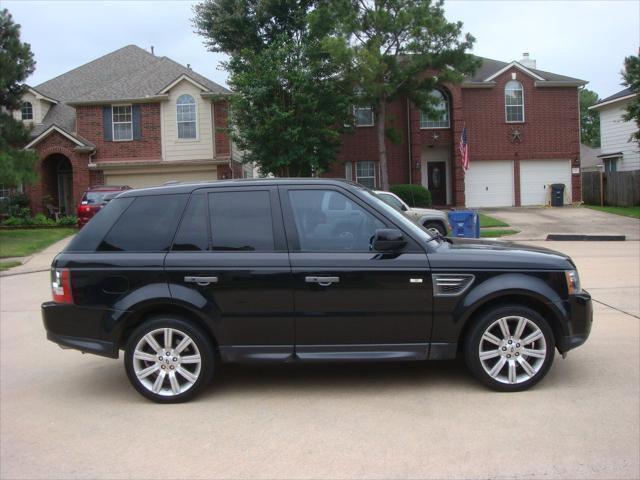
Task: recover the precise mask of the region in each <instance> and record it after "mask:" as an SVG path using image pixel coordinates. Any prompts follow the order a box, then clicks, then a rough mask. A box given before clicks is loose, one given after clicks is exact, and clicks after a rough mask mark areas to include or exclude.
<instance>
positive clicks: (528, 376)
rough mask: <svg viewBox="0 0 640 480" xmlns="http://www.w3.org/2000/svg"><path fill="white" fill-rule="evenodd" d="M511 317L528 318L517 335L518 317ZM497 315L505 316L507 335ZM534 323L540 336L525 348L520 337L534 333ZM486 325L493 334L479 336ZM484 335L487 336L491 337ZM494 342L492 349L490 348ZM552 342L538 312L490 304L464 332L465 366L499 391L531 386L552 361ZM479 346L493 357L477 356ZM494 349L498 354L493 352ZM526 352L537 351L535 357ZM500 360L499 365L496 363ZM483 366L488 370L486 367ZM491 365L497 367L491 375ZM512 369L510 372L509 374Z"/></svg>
mask: <svg viewBox="0 0 640 480" xmlns="http://www.w3.org/2000/svg"><path fill="white" fill-rule="evenodd" d="M514 317H519V318H524V319H525V320H527V321H528V322H531V323H528V322H527V323H525V327H524V330H523V332H522V333H521V334H520V335H517V333H518V332H517V328H518V326H519V325H520V323H519V322H520V320H519V318H514ZM501 319H506V322H507V329H508V332H509V334H510V336H505V335H504V334H503V330H502V328H501V325H500V323H501V322H500V320H501ZM534 325H535V327H537V329H538V330H539V332H541V333H542V337H540V338H539V339H538V340H535V341H533V342H532V343H528V344H527V345H528V346H531V348H527V345H525V342H523V341H522V340H524V341H528V339H531V338H534V337H535V336H536V335H537V331H536V329H535V327H534ZM487 329H490V330H489V332H488V333H489V334H490V335H493V336H494V337H495V338H491V337H490V335H489V336H487V337H484V338H483V336H484V335H485V333H486V332H487ZM487 338H490V339H491V341H490V340H487ZM509 339H511V342H512V343H511V344H509V343H508V340H509ZM495 340H500V343H494V341H495ZM516 345H517V347H516ZM494 346H495V349H493V347H494ZM555 346H556V343H555V338H554V336H553V331H552V330H551V327H550V326H549V323H548V322H547V321H546V320H545V319H544V318H543V317H542V315H540V314H539V313H538V312H536V311H535V310H532V309H531V308H528V307H524V306H521V305H515V304H514V305H504V306H500V307H497V308H494V309H492V310H490V311H488V312H486V313H484V314H483V315H482V316H481V317H479V318H477V319H476V320H475V323H474V325H473V326H472V328H471V330H470V331H469V333H468V335H467V338H466V341H465V345H464V353H465V361H466V363H467V366H468V367H469V370H471V373H472V374H473V375H474V376H475V377H476V378H477V379H478V380H480V381H481V382H482V383H484V384H485V385H487V386H488V387H490V388H492V389H494V390H497V391H500V392H519V391H522V390H526V389H528V388H530V387H532V386H533V385H535V384H536V383H538V382H539V381H540V380H542V378H543V377H544V376H545V375H546V374H547V372H548V371H549V368H551V364H552V363H553V358H554V355H555ZM481 348H482V352H483V354H487V357H489V356H490V355H494V357H493V358H485V359H484V360H481V359H480V351H481ZM543 349H544V350H543ZM496 352H498V353H499V355H496ZM542 352H544V354H543V353H542ZM528 353H531V354H532V355H539V357H538V356H532V355H528ZM516 354H517V356H516ZM507 356H509V358H507ZM483 362H484V363H483ZM500 362H503V363H502V367H501V366H500V365H499V363H500ZM525 363H526V365H525ZM511 365H514V367H512V366H511ZM525 366H528V367H527V369H529V368H530V370H529V372H527V369H525V368H524V367H525ZM532 367H535V369H534V368H532ZM487 369H490V370H489V371H487ZM494 369H497V371H496V372H495V373H494V375H493V376H492V375H491V372H493V371H494ZM534 370H535V371H534ZM512 372H513V376H511V375H512ZM512 378H515V379H516V380H515V382H514V383H510V382H511V381H512Z"/></svg>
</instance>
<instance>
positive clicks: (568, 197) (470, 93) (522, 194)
mask: <svg viewBox="0 0 640 480" xmlns="http://www.w3.org/2000/svg"><path fill="white" fill-rule="evenodd" d="M481 60H482V64H481V66H480V68H479V69H478V71H477V72H476V73H475V74H474V75H473V77H471V78H467V79H466V80H465V81H464V82H463V83H462V84H460V85H443V86H442V87H441V88H440V89H438V91H436V92H433V95H435V96H437V97H438V99H439V100H440V102H439V105H440V107H439V108H440V111H441V116H440V118H438V119H435V120H434V119H429V118H427V117H426V116H425V115H423V114H422V113H421V112H420V111H419V110H418V109H417V108H416V107H415V106H414V105H412V104H411V103H410V102H408V101H407V100H406V99H400V100H397V101H394V102H392V103H390V104H389V106H388V109H387V111H388V112H389V114H388V116H389V120H388V127H391V126H393V127H395V129H396V130H397V131H399V132H401V134H402V135H401V137H402V139H403V140H402V142H401V143H394V142H391V141H390V140H387V155H388V165H389V181H390V184H392V185H393V184H399V183H414V184H422V185H424V186H425V187H427V188H428V189H429V190H430V191H431V193H432V197H433V201H434V204H435V205H455V206H464V205H466V206H468V207H498V206H521V205H522V206H525V205H541V204H545V203H547V201H548V190H549V189H548V185H549V184H551V183H563V184H565V185H566V189H565V202H571V201H574V202H576V201H580V200H581V184H580V171H579V166H580V115H579V92H578V89H579V87H581V86H583V85H585V84H586V83H587V82H585V81H583V80H579V79H576V78H571V77H566V76H563V75H558V74H555V73H550V72H545V71H541V70H537V69H536V68H535V62H534V61H533V60H531V59H529V58H528V54H525V58H523V59H522V60H521V61H519V62H515V61H514V62H511V63H506V62H500V61H497V60H491V59H488V58H481ZM354 116H355V121H356V127H357V128H356V129H355V133H352V134H346V135H345V136H344V137H343V143H342V148H341V150H340V153H339V155H338V160H339V161H338V162H336V163H335V164H334V165H333V166H332V168H331V169H330V171H329V172H326V175H327V176H332V177H346V178H348V179H351V180H356V181H358V182H360V183H363V184H366V185H368V186H371V187H379V182H378V180H379V168H378V162H377V159H378V148H377V140H376V131H375V130H376V128H375V125H374V116H373V112H372V111H371V109H367V108H358V109H356V111H355V115H354ZM465 126H466V129H467V140H468V147H469V159H470V163H469V169H468V170H467V171H466V172H465V171H464V170H463V169H462V167H461V156H460V151H459V144H460V137H461V133H462V130H463V128H464V127H465Z"/></svg>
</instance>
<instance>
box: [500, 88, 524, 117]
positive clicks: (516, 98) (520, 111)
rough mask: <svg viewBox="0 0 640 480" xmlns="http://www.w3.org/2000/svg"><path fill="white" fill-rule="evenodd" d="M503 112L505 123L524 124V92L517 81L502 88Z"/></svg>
mask: <svg viewBox="0 0 640 480" xmlns="http://www.w3.org/2000/svg"><path fill="white" fill-rule="evenodd" d="M504 110H505V116H506V120H507V122H509V123H513V122H524V92H523V90H522V84H521V83H520V82H518V81H517V80H511V81H510V82H507V84H506V85H505V87H504Z"/></svg>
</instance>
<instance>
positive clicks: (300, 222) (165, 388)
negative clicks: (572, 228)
mask: <svg viewBox="0 0 640 480" xmlns="http://www.w3.org/2000/svg"><path fill="white" fill-rule="evenodd" d="M51 277H52V288H53V301H52V302H47V303H44V304H43V305H42V315H43V318H44V325H45V328H46V330H47V337H48V338H49V339H50V340H52V341H54V342H57V343H58V344H60V345H61V346H63V347H66V348H75V349H78V350H81V351H83V352H89V353H96V354H99V355H104V356H107V357H112V358H118V355H119V352H120V350H124V357H125V368H126V371H127V375H128V376H129V379H130V380H131V383H132V384H133V386H134V387H135V388H136V389H137V390H138V391H139V392H140V393H142V394H143V395H144V396H146V397H148V398H150V399H152V400H155V401H158V402H176V401H183V400H186V399H188V398H190V397H193V396H194V395H195V394H196V393H197V392H199V391H200V390H202V389H203V388H204V387H205V386H206V384H207V383H208V382H209V380H210V379H211V377H212V375H213V372H214V368H215V366H216V364H217V363H219V362H290V361H351V360H359V361H362V360H426V359H450V358H454V357H456V355H458V354H464V357H465V359H466V362H467V364H468V366H469V368H470V370H471V372H472V373H473V374H474V375H475V376H476V377H477V378H478V379H479V380H480V381H482V382H484V383H485V384H486V385H488V386H490V387H492V388H494V389H496V390H502V391H518V390H524V389H526V388H528V387H530V386H532V385H533V384H535V383H536V382H538V381H539V380H540V379H541V378H542V377H543V376H544V375H545V374H546V373H547V371H548V370H549V368H550V367H551V364H552V362H553V358H554V351H555V349H556V348H557V349H558V350H559V351H560V353H562V354H565V353H566V352H567V351H568V350H570V349H572V348H574V347H577V346H579V345H581V344H582V343H584V342H585V340H586V339H587V337H588V335H589V331H590V330H591V322H592V307H591V297H590V295H589V294H588V293H586V292H585V291H583V290H581V288H580V282H579V280H578V273H577V271H576V267H575V265H574V263H573V262H572V261H571V259H570V258H569V257H567V256H566V255H563V254H561V253H558V252H554V251H551V250H546V249H541V248H532V247H525V246H520V245H510V244H506V243H501V242H490V241H481V240H468V239H448V238H442V237H439V236H436V237H432V236H431V235H430V234H429V233H428V232H427V231H426V230H424V229H422V228H421V227H419V226H417V225H416V224H415V223H413V222H412V221H410V220H409V219H408V218H407V217H405V216H404V215H403V214H402V213H401V212H398V211H397V210H395V209H394V208H392V207H390V206H388V205H387V204H386V203H385V202H383V201H381V200H380V199H379V198H378V197H377V196H376V194H375V193H374V192H372V191H371V190H369V189H366V188H364V187H362V186H360V185H358V184H354V183H350V182H346V181H341V180H318V179H306V180H296V179H279V180H258V181H256V180H242V181H220V182H211V183H202V184H189V185H172V186H165V187H159V188H149V189H144V190H131V191H127V192H124V193H122V194H120V195H118V196H117V197H116V198H115V199H114V200H112V201H111V202H110V203H109V204H108V205H107V206H106V207H105V208H104V209H102V210H101V211H100V213H99V214H98V215H96V216H95V218H93V219H92V220H91V221H90V222H89V223H88V224H87V226H86V227H85V228H84V229H83V230H81V231H80V233H78V235H77V236H76V237H75V238H74V239H73V240H72V242H71V243H70V244H69V246H68V247H67V248H66V249H65V250H64V251H63V252H62V253H60V254H59V255H58V256H57V257H56V258H55V259H54V261H53V264H52V268H51Z"/></svg>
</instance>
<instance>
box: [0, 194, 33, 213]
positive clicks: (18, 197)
mask: <svg viewBox="0 0 640 480" xmlns="http://www.w3.org/2000/svg"><path fill="white" fill-rule="evenodd" d="M0 215H2V216H4V215H7V216H9V217H29V216H31V209H29V197H27V194H26V193H14V194H13V195H11V196H10V197H8V198H3V199H2V200H1V201H0Z"/></svg>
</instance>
